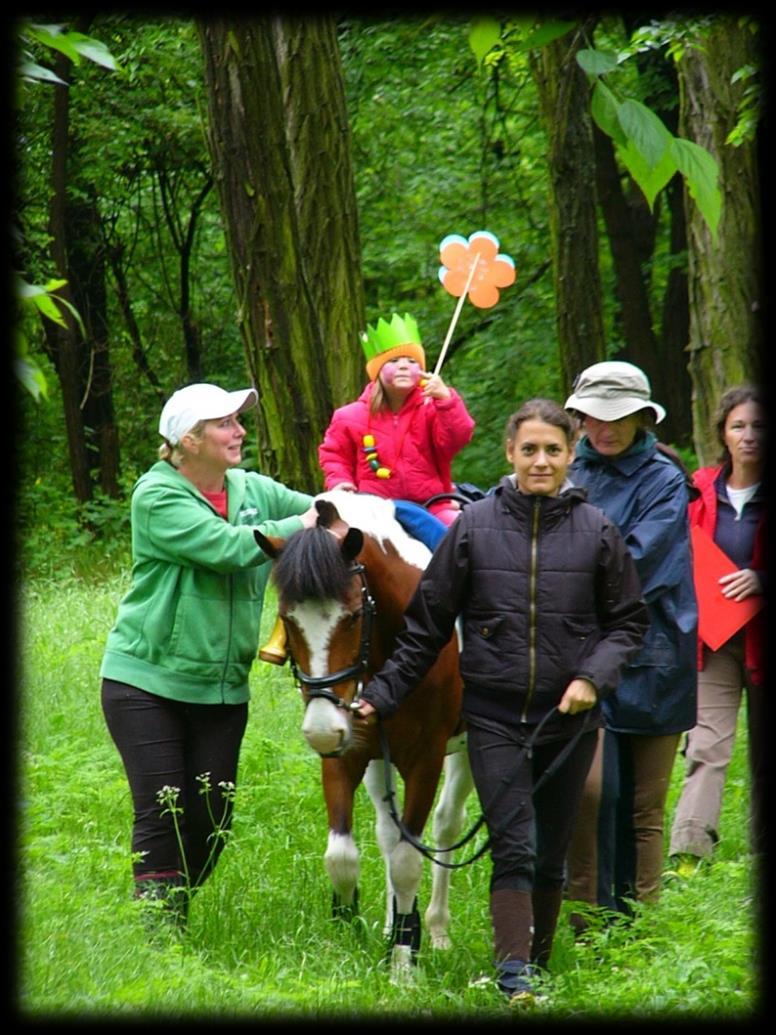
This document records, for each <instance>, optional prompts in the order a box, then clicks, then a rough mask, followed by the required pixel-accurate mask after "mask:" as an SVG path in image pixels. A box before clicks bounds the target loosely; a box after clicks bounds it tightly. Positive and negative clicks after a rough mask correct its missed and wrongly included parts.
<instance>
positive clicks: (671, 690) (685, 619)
mask: <svg viewBox="0 0 776 1035" xmlns="http://www.w3.org/2000/svg"><path fill="white" fill-rule="evenodd" d="M566 408H567V409H568V410H571V411H573V412H574V413H576V414H577V415H578V417H579V418H580V424H581V431H582V436H581V438H580V441H579V442H578V444H577V451H576V457H575V460H574V463H573V464H572V465H571V468H570V470H569V476H570V478H571V479H572V481H573V482H574V484H576V485H580V486H582V487H584V488H585V489H586V490H587V498H588V502H590V503H592V504H593V505H595V506H597V507H599V508H600V509H601V510H603V511H604V513H605V514H606V515H607V517H608V518H609V519H610V520H611V521H612V522H613V523H614V524H615V525H616V526H617V527H618V529H619V530H620V532H621V534H622V536H623V538H624V539H625V542H626V545H627V546H628V548H629V550H630V552H631V554H632V556H633V558H634V560H635V562H636V568H637V570H638V572H639V576H640V578H641V583H642V589H643V592H644V596H645V599H646V601H647V606H648V609H649V613H650V629H649V631H648V633H647V636H646V639H645V641H644V646H643V647H642V649H641V650H640V652H639V654H638V655H637V656H636V657H635V658H634V659H633V660H632V661H631V662H630V664H629V665H628V666H627V667H626V668H625V670H624V673H623V675H622V677H621V679H620V682H619V684H618V687H617V690H616V692H615V693H614V694H612V695H610V696H609V697H608V698H606V699H605V700H604V701H603V703H602V709H603V714H604V719H605V729H604V730H602V731H601V736H600V743H599V747H598V752H597V754H596V758H595V759H594V761H593V765H592V767H591V770H590V774H589V776H588V780H587V784H586V787H585V792H584V800H583V804H582V808H581V810H580V813H579V815H578V819H577V824H576V829H575V831H574V835H573V838H572V843H571V848H570V850H569V855H568V879H567V888H566V895H567V898H569V899H573V900H577V901H581V902H584V903H588V904H589V905H591V906H603V907H607V908H608V909H611V910H616V911H618V912H621V913H629V912H630V905H629V902H630V900H637V901H643V902H646V901H654V900H655V899H656V898H657V897H658V895H659V890H660V881H661V875H662V870H663V823H664V811H665V801H666V795H667V792H668V787H669V781H670V777H671V771H672V767H673V763H674V758H675V755H676V749H677V746H678V743H679V739H680V736H681V734H682V732H683V731H685V730H688V729H691V728H692V727H693V725H694V724H695V717H696V671H695V643H696V631H697V608H696V603H695V592H694V587H693V576H692V565H691V552H690V541H689V525H688V517H687V504H688V489H687V483H686V476H685V475H686V473H685V472H684V471H683V469H681V468H680V466H678V464H677V463H676V462H674V460H673V459H672V458H671V456H670V455H667V454H666V452H665V451H664V449H663V448H661V447H660V446H659V443H658V442H657V438H656V435H655V434H654V432H653V430H652V428H653V427H654V425H655V424H659V423H660V421H662V420H663V418H664V417H665V415H666V411H665V409H664V408H663V407H662V406H661V405H660V404H659V403H657V402H655V401H654V400H653V399H652V393H651V386H650V383H649V379H648V378H647V376H646V374H645V373H644V372H643V371H642V370H641V369H639V367H636V366H634V365H633V364H632V363H625V362H621V361H616V360H613V361H606V362H603V363H595V364H593V366H590V367H588V368H587V369H585V370H583V371H582V373H581V374H580V375H579V377H578V378H577V379H576V381H575V383H574V387H573V392H572V394H571V395H570V396H569V398H568V399H567V400H566ZM572 923H573V924H574V926H575V927H577V929H580V928H583V927H584V926H586V924H585V921H584V919H583V917H582V916H581V915H580V914H579V913H574V914H572Z"/></svg>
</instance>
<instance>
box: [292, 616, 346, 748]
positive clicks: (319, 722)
mask: <svg viewBox="0 0 776 1035" xmlns="http://www.w3.org/2000/svg"><path fill="white" fill-rule="evenodd" d="M344 614H345V608H344V607H343V606H342V604H339V603H337V602H336V601H333V600H329V601H324V602H321V601H309V600H307V601H304V602H303V603H301V604H297V605H296V606H295V607H293V608H290V609H289V611H288V616H289V618H293V620H294V622H295V623H296V625H297V626H298V627H299V629H301V630H303V631H304V636H305V639H306V641H307V649H308V651H309V654H310V660H309V675H311V676H326V675H328V674H329V644H330V643H331V637H332V633H333V632H334V629H335V628H336V625H337V622H339V620H340V618H342V616H343V615H344ZM302 734H303V736H304V738H305V740H306V741H307V743H308V744H309V745H310V747H311V748H312V749H313V750H314V751H318V752H319V753H320V754H322V755H328V754H330V753H331V752H332V751H336V750H337V749H338V748H340V747H341V746H342V744H343V743H344V742H345V741H346V740H347V739H348V738H349V736H350V726H349V724H348V719H347V717H346V714H345V712H344V711H343V710H342V709H341V708H337V707H336V706H335V705H333V704H332V703H331V701H327V700H325V698H322V697H314V698H313V699H312V700H311V701H310V703H309V704H308V705H307V707H306V708H305V711H304V719H303V721H302Z"/></svg>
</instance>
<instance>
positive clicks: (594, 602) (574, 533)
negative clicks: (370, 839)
mask: <svg viewBox="0 0 776 1035" xmlns="http://www.w3.org/2000/svg"><path fill="white" fill-rule="evenodd" d="M459 612H460V613H461V614H462V616H463V629H464V645H463V651H462V654H461V675H462V677H463V680H464V712H465V713H466V714H468V715H483V716H491V717H493V718H499V719H501V720H505V721H512V722H515V723H519V722H526V723H528V724H535V723H536V722H538V721H539V720H540V719H541V718H543V717H544V716H545V715H546V713H547V712H548V711H549V710H550V709H551V708H552V707H553V706H554V705H556V704H558V702H559V701H560V699H561V697H562V696H563V693H564V691H565V689H566V687H567V685H568V683H569V682H570V681H571V679H573V678H574V677H575V676H583V677H586V678H587V679H589V680H591V682H593V684H594V685H595V687H596V689H597V691H598V695H599V698H600V697H602V696H605V695H606V694H608V693H611V692H612V691H613V690H614V688H615V687H616V685H617V680H618V678H619V674H620V671H621V669H622V667H623V665H624V664H625V663H626V662H627V660H628V659H629V658H630V657H632V656H633V655H634V654H635V653H636V652H637V650H638V648H639V646H640V644H641V642H642V639H643V637H644V633H645V631H646V628H647V624H648V619H647V611H646V607H645V605H644V601H643V599H642V597H641V587H640V583H639V579H638V575H637V574H636V569H635V566H634V564H633V561H632V559H631V557H630V554H629V553H628V551H627V550H626V548H625V546H624V544H623V541H622V539H621V537H620V535H619V533H618V531H617V529H616V528H615V527H614V526H613V525H612V524H611V523H610V522H609V521H608V520H607V518H606V517H605V516H604V515H603V513H602V512H601V511H600V510H598V509H597V508H595V507H592V506H590V505H589V504H588V503H586V502H585V494H584V491H583V490H580V489H570V490H568V491H566V492H563V493H561V494H560V495H558V496H555V497H543V496H531V495H525V494H523V493H520V492H518V491H517V490H516V488H515V487H514V485H513V483H512V481H511V479H509V478H504V479H503V480H502V482H501V484H500V485H499V487H498V488H497V489H496V491H495V493H494V494H493V495H492V496H488V497H487V498H486V499H484V500H480V501H478V502H476V503H472V504H469V505H468V506H467V507H466V508H464V510H463V512H462V514H461V516H460V517H459V518H458V519H457V520H456V521H455V522H454V523H453V525H452V526H451V527H450V529H449V530H448V532H447V533H446V535H445V536H444V538H443V539H442V541H441V543H440V544H439V546H438V547H437V549H436V552H435V553H434V555H433V557H432V558H431V561H430V562H429V565H428V568H427V569H426V571H425V572H424V574H423V577H422V579H421V582H420V584H419V586H418V589H417V591H416V593H415V595H414V597H413V599H412V600H411V602H410V604H409V606H408V608H407V611H406V614H405V618H406V628H405V630H404V632H403V633H402V635H401V636H400V637H399V640H398V642H397V648H396V650H395V652H394V654H393V656H392V658H391V659H390V660H389V661H388V662H387V663H386V665H385V666H384V667H383V669H382V671H381V672H380V673H378V675H376V676H375V677H374V678H373V679H372V680H371V681H370V683H369V685H368V687H367V688H366V690H365V691H364V693H363V697H364V698H365V699H366V700H368V701H370V702H371V703H372V704H373V705H374V706H375V708H376V709H377V711H378V712H380V714H381V715H383V716H385V715H390V714H391V713H392V712H393V711H394V710H395V709H396V708H397V707H398V705H399V703H400V702H401V700H402V698H403V697H404V696H405V695H406V693H408V692H409V690H410V689H411V688H412V687H413V686H414V685H416V684H417V682H418V681H419V680H420V679H421V678H422V676H423V675H424V673H425V672H426V671H427V669H428V668H429V667H430V666H431V664H432V663H433V661H434V659H435V658H436V655H437V653H438V651H439V649H440V647H441V646H442V645H443V644H444V643H445V642H446V641H447V640H448V639H449V637H450V635H451V634H452V632H453V629H454V624H455V619H456V616H457V615H458V614H459ZM573 718H574V719H575V720H581V718H582V716H580V715H577V716H575V717H573ZM570 719H571V717H563V720H560V725H561V726H564V729H570V724H569V723H570ZM564 722H565V725H564ZM552 725H553V724H552V723H548V726H547V731H548V732H552ZM555 725H556V727H557V726H558V725H559V723H558V722H556V723H555ZM572 725H573V724H572Z"/></svg>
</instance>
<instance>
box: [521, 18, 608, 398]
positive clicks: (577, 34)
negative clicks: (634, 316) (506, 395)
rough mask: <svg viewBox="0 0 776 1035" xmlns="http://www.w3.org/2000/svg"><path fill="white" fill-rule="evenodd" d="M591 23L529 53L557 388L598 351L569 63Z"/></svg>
mask: <svg viewBox="0 0 776 1035" xmlns="http://www.w3.org/2000/svg"><path fill="white" fill-rule="evenodd" d="M594 24H595V17H592V18H587V19H586V20H585V21H584V22H583V24H582V25H581V26H580V28H579V29H576V30H574V31H573V33H569V34H567V35H566V36H563V37H561V39H559V40H555V41H553V42H552V43H550V44H548V45H546V46H544V47H542V48H541V49H540V50H537V51H533V52H532V55H531V72H532V74H533V77H534V80H535V82H536V86H537V89H538V92H539V100H540V104H541V110H542V117H543V122H544V127H545V131H546V133H547V141H548V161H549V167H550V183H551V197H550V228H551V245H552V254H553V265H554V273H555V276H554V279H555V307H556V325H557V329H558V347H559V349H560V359H561V370H562V374H563V378H564V382H565V384H564V386H563V390H564V391H566V390H568V389H570V387H571V385H572V383H573V381H574V378H575V377H576V375H577V374H578V373H579V372H580V371H581V370H583V369H584V368H585V367H586V366H589V365H590V364H591V363H596V362H598V361H599V360H601V359H603V358H604V356H605V347H604V326H603V310H602V292H601V277H600V272H599V262H598V229H597V224H596V190H595V156H594V150H593V130H592V119H591V116H590V87H589V85H588V82H587V78H586V76H585V74H584V72H583V71H582V69H581V68H580V67H579V65H578V64H577V61H576V55H577V52H578V51H579V50H580V49H581V48H582V47H583V46H586V45H587V44H586V40H589V39H590V38H591V37H592V31H593V27H594Z"/></svg>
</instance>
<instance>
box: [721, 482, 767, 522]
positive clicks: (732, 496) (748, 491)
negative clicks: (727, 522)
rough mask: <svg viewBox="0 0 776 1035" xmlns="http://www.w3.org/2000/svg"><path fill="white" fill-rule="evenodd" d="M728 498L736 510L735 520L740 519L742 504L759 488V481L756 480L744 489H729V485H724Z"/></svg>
mask: <svg viewBox="0 0 776 1035" xmlns="http://www.w3.org/2000/svg"><path fill="white" fill-rule="evenodd" d="M725 488H726V490H727V494H728V499H729V500H730V505H731V506H732V507H733V509H734V510H735V512H736V520H738V519H740V517H741V512H742V511H743V509H744V505H745V504H746V503H748V502H749V500H750V499H751V498H752V496H754V494H755V493H756V492H757V490H758V489H759V488H760V483H759V482H757V483H756V484H754V485H747V487H746V488H745V489H731V488H730V486H729V485H726V486H725Z"/></svg>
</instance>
